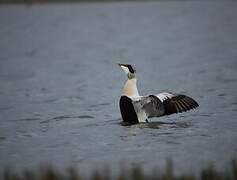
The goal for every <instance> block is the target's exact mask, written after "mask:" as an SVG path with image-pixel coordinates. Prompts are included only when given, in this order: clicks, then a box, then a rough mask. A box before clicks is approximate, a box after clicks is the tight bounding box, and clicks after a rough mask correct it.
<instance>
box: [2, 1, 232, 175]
mask: <svg viewBox="0 0 237 180" xmlns="http://www.w3.org/2000/svg"><path fill="white" fill-rule="evenodd" d="M236 10H237V4H236V2H157V3H155V2H153V3H108V4H96V3H95V4H94V3H92V4H86V3H84V4H72V5H70V4H62V5H33V6H1V7H0V27H1V28H0V39H1V41H0V52H1V53H0V167H1V169H2V168H4V167H6V166H13V167H17V168H24V167H28V168H29V167H37V166H38V165H39V164H42V163H49V164H53V165H54V166H56V167H65V166H68V165H75V166H79V167H80V168H81V169H82V171H89V170H91V169H93V168H96V167H101V166H102V164H108V165H110V166H111V167H113V169H116V167H119V166H133V165H134V164H140V165H141V166H142V167H144V168H145V169H148V170H151V169H152V168H153V167H154V166H156V167H159V168H162V167H163V165H164V164H165V162H166V159H167V158H168V159H173V161H174V164H175V165H176V170H177V172H195V171H199V170H200V169H201V168H202V167H206V166H208V165H209V163H210V162H213V163H215V164H216V167H217V168H220V169H222V168H224V169H225V168H226V165H227V164H228V162H229V161H230V160H231V158H236V157H237V143H236V140H237V119H236V115H237V95H236V89H237V71H236V68H237V51H236V49H237V36H236V32H237V21H236V18H237V11H236ZM116 62H121V63H131V64H133V65H134V66H135V67H136V70H137V77H138V88H139V91H140V94H144V95H145V94H151V93H159V92H162V91H172V92H176V93H185V94H187V95H190V96H191V97H193V98H194V99H195V100H196V101H197V102H198V103H199V104H200V107H199V108H198V109H197V110H194V111H190V112H187V113H183V114H175V115H172V116H169V117H162V118H153V119H151V120H152V123H150V124H139V125H134V126H130V127H125V126H122V125H121V124H120V122H121V118H120V112H119V108H118V101H119V98H120V93H121V89H122V86H123V84H124V82H125V79H126V77H125V75H124V74H123V72H122V70H121V69H119V67H118V66H117V65H116Z"/></svg>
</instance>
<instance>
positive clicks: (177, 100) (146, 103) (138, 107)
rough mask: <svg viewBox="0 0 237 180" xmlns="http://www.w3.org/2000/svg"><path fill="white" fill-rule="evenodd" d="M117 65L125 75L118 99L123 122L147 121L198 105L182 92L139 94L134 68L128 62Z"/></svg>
mask: <svg viewBox="0 0 237 180" xmlns="http://www.w3.org/2000/svg"><path fill="white" fill-rule="evenodd" d="M118 65H119V67H120V68H121V69H122V70H123V71H124V72H125V74H126V76H127V81H126V82H125V84H124V86H123V89H122V94H121V97H120V100H119V107H120V113H121V117H122V120H123V122H124V123H126V124H138V123H145V122H146V123H148V122H149V119H150V118H153V117H161V116H168V115H171V114H175V113H182V112H186V111H189V110H191V109H195V108H197V107H198V106H199V104H198V103H197V102H196V101H195V100H194V99H193V98H191V97H189V96H187V95H184V94H176V93H170V92H161V93H159V94H150V95H146V96H141V95H140V94H139V92H138V89H137V78H136V70H135V69H134V68H133V66H132V65H130V64H121V63H119V64H118Z"/></svg>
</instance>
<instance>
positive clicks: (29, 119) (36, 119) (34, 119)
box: [12, 118, 41, 121]
mask: <svg viewBox="0 0 237 180" xmlns="http://www.w3.org/2000/svg"><path fill="white" fill-rule="evenodd" d="M38 120H41V119H40V118H22V119H15V120H12V121H38Z"/></svg>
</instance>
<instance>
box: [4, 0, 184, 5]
mask: <svg viewBox="0 0 237 180" xmlns="http://www.w3.org/2000/svg"><path fill="white" fill-rule="evenodd" d="M152 1H172V0H0V5H1V4H46V3H93V2H94V3H95V2H97V3H103V2H152ZM174 1H185V0H174Z"/></svg>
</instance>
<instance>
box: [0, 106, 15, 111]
mask: <svg viewBox="0 0 237 180" xmlns="http://www.w3.org/2000/svg"><path fill="white" fill-rule="evenodd" d="M12 108H13V107H11V106H6V107H0V111H5V110H9V109H12Z"/></svg>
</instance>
